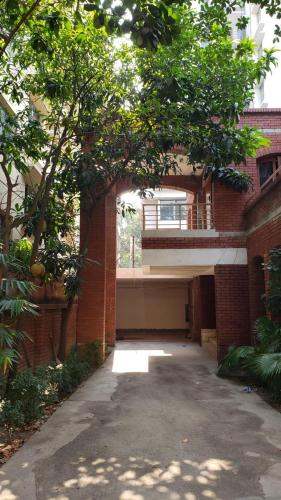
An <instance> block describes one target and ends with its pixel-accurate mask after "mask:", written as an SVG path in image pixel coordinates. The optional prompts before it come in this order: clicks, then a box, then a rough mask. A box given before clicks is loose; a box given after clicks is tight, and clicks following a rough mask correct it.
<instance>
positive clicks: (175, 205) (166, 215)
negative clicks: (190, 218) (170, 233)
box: [160, 198, 186, 220]
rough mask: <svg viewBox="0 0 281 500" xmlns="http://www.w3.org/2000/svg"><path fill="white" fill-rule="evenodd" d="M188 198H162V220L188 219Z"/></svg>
mask: <svg viewBox="0 0 281 500" xmlns="http://www.w3.org/2000/svg"><path fill="white" fill-rule="evenodd" d="M185 203H186V198H180V199H179V198H177V199H176V200H160V220H186V205H185Z"/></svg>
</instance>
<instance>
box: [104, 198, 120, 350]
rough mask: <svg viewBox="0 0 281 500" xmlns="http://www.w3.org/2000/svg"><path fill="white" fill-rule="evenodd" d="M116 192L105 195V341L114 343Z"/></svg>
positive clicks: (109, 343) (110, 344)
mask: <svg viewBox="0 0 281 500" xmlns="http://www.w3.org/2000/svg"><path fill="white" fill-rule="evenodd" d="M116 216H117V210H116V194H115V190H114V191H113V192H112V193H110V194H109V195H108V197H107V219H106V241H107V244H106V316H105V342H106V344H107V345H109V346H114V345H115V340H116V224H117V221H116Z"/></svg>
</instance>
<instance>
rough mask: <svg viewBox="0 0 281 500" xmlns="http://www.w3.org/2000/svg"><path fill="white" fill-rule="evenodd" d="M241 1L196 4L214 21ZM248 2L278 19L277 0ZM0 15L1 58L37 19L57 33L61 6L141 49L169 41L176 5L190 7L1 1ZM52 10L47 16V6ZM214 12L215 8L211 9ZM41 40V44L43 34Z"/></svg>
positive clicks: (169, 0) (186, 1) (186, 0)
mask: <svg viewBox="0 0 281 500" xmlns="http://www.w3.org/2000/svg"><path fill="white" fill-rule="evenodd" d="M245 3H246V1H244V0H242V1H241V0H211V2H210V1H207V0H199V2H198V4H199V5H198V7H199V8H201V9H202V12H204V13H208V10H209V8H210V7H212V6H214V7H215V8H216V10H215V12H216V14H215V17H216V21H217V20H220V19H221V15H223V12H226V13H227V14H230V13H231V12H233V11H234V10H235V9H236V8H237V7H238V8H241V5H245ZM247 3H248V4H255V5H260V6H261V7H262V8H264V9H265V11H266V12H267V13H268V14H269V15H270V16H276V17H277V19H280V18H281V6H280V2H279V1H278V0H248V1H247ZM1 4H2V6H1V14H0V57H1V56H2V55H3V54H4V53H5V51H6V50H7V48H8V47H9V46H10V44H11V43H13V41H14V39H15V38H16V37H17V36H18V34H19V33H21V31H24V30H25V29H28V30H30V31H33V30H34V28H36V26H37V20H38V19H40V18H41V19H42V16H43V18H45V21H46V23H47V24H48V26H49V29H50V30H51V31H53V32H54V33H58V32H59V31H60V28H61V9H64V8H65V7H73V6H74V5H76V8H77V11H78V12H80V13H83V12H85V11H86V12H88V13H89V14H90V15H91V16H92V18H93V22H94V25H95V27H96V28H97V29H99V28H102V27H105V29H106V31H107V33H108V34H112V33H116V34H118V35H124V34H128V33H129V34H130V36H131V39H132V40H133V41H134V43H135V44H136V45H137V46H139V47H142V48H147V49H150V50H154V49H156V48H157V47H158V45H159V44H167V43H171V41H172V40H173V38H174V37H175V36H176V35H177V34H178V25H177V22H176V21H177V8H178V6H179V5H185V6H187V7H188V8H190V7H192V1H191V0H181V1H180V0H161V1H160V0H158V1H151V0H138V1H133V0H123V1H122V3H120V4H119V5H116V4H115V2H113V0H107V1H105V2H102V1H100V2H98V1H97V2H91V1H90V0H82V1H79V0H78V1H77V0H63V1H60V2H59V1H57V2H51V1H48V0H29V1H16V0H2V2H1ZM48 7H49V8H50V9H51V10H50V11H49V12H48V14H47V15H46V13H45V12H46V9H48ZM213 12H214V11H213ZM246 23H247V19H246V18H245V17H244V16H241V18H240V19H239V20H238V24H239V26H240V27H243V26H245V24H246ZM275 35H276V38H277V39H278V38H279V37H280V35H281V27H280V25H279V24H277V25H276V27H275ZM40 43H44V38H43V37H42V39H41V41H40Z"/></svg>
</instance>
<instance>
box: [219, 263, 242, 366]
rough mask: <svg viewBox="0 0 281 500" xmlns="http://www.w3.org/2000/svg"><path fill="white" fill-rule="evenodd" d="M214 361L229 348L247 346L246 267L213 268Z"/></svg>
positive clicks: (221, 266)
mask: <svg viewBox="0 0 281 500" xmlns="http://www.w3.org/2000/svg"><path fill="white" fill-rule="evenodd" d="M215 295H216V330H217V341H218V359H219V360H220V359H221V358H222V357H223V356H224V355H225V354H226V353H227V350H228V347H229V346H230V345H243V344H249V343H250V321H249V290H248V266H246V265H225V266H223V265H219V266H215Z"/></svg>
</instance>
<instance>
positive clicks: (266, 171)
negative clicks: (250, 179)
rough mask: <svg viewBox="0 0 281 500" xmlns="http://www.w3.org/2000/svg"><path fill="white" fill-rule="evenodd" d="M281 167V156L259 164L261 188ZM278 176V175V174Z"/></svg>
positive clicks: (267, 159) (266, 159)
mask: <svg viewBox="0 0 281 500" xmlns="http://www.w3.org/2000/svg"><path fill="white" fill-rule="evenodd" d="M280 167H281V156H275V157H271V158H265V159H264V160H261V161H260V163H259V175H260V186H263V185H264V184H265V183H266V181H267V180H268V179H269V177H271V176H272V175H273V174H274V172H276V171H277V170H278V168H280ZM276 175H278V174H276Z"/></svg>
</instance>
